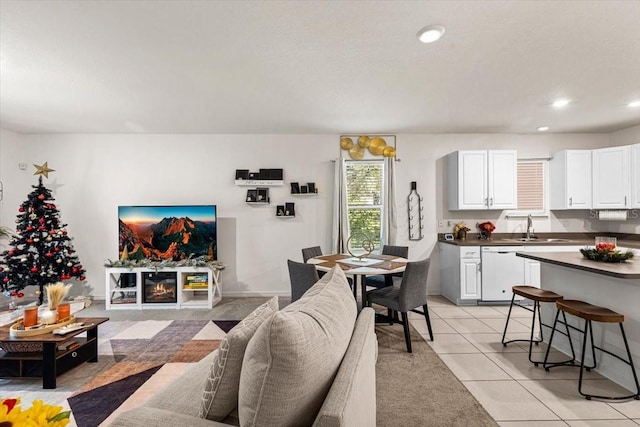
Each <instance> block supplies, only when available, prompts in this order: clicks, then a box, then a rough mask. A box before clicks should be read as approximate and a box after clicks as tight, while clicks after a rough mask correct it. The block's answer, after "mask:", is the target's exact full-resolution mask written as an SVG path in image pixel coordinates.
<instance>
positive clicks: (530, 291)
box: [511, 285, 562, 302]
mask: <svg viewBox="0 0 640 427" xmlns="http://www.w3.org/2000/svg"><path fill="white" fill-rule="evenodd" d="M511 289H512V291H513V293H514V294H516V295H520V296H521V297H525V298H527V299H530V300H532V301H540V302H556V301H558V300H561V299H562V295H560V294H557V293H555V292H553V291H547V290H544V289H540V288H536V287H535V286H527V285H518V286H513V287H512V288H511Z"/></svg>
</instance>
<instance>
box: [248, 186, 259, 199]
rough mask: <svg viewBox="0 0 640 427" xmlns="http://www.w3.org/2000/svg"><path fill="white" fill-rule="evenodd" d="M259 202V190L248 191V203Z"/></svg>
mask: <svg viewBox="0 0 640 427" xmlns="http://www.w3.org/2000/svg"><path fill="white" fill-rule="evenodd" d="M257 201H258V190H256V189H253V190H247V202H257Z"/></svg>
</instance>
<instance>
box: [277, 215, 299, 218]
mask: <svg viewBox="0 0 640 427" xmlns="http://www.w3.org/2000/svg"><path fill="white" fill-rule="evenodd" d="M295 217H296V216H295V215H276V218H295Z"/></svg>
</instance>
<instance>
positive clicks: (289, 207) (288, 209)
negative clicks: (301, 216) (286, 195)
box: [284, 203, 296, 216]
mask: <svg viewBox="0 0 640 427" xmlns="http://www.w3.org/2000/svg"><path fill="white" fill-rule="evenodd" d="M284 214H285V215H286V216H295V214H296V209H295V203H285V204H284Z"/></svg>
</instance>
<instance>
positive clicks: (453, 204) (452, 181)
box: [447, 150, 518, 210]
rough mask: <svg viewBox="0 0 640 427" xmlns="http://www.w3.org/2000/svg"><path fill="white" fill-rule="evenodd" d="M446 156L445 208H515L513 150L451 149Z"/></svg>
mask: <svg viewBox="0 0 640 427" xmlns="http://www.w3.org/2000/svg"><path fill="white" fill-rule="evenodd" d="M447 158H448V159H447V167H448V173H447V181H448V182H447V188H448V199H449V210H487V209H516V208H517V199H518V197H517V192H518V182H517V181H518V179H517V173H518V172H517V171H518V168H517V161H518V156H517V152H516V151H515V150H467V151H455V152H453V153H451V154H449V155H448V156H447Z"/></svg>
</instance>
